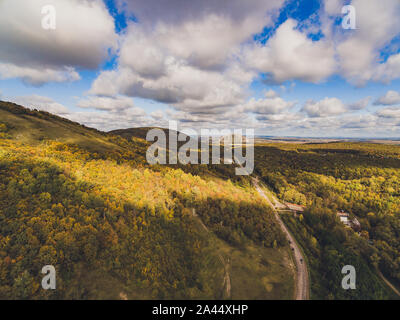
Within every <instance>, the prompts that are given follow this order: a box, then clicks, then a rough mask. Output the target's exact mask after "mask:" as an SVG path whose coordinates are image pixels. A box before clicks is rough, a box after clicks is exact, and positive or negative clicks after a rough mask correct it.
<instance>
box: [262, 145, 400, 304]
mask: <svg viewBox="0 0 400 320" xmlns="http://www.w3.org/2000/svg"><path fill="white" fill-rule="evenodd" d="M255 163H256V169H255V170H256V173H257V174H258V175H259V176H260V177H262V179H263V181H264V183H265V184H266V185H267V186H269V187H270V188H271V190H272V191H273V192H274V193H275V195H276V196H277V197H278V198H279V199H281V200H283V201H286V202H289V203H296V204H301V205H304V206H305V211H304V213H302V214H301V215H299V216H298V217H294V216H293V215H290V214H288V215H283V219H284V221H285V223H286V224H287V225H288V227H289V228H290V230H291V232H292V233H293V234H294V235H295V237H296V238H297V240H298V241H299V243H300V244H301V246H302V247H303V250H304V251H305V253H306V256H307V257H308V260H309V264H310V270H311V293H312V297H313V298H315V299H385V298H394V297H395V296H394V295H393V292H391V290H389V289H388V288H387V287H385V286H384V285H383V283H382V281H381V279H379V277H378V270H379V271H381V272H382V273H383V274H384V275H385V277H386V278H388V279H390V281H391V282H392V283H393V284H395V285H396V286H399V284H400V146H397V145H385V144H370V143H356V142H339V143H325V144H263V145H259V146H258V147H257V148H256V159H255ZM339 211H344V212H347V213H349V214H350V216H351V217H356V218H357V219H358V220H359V222H360V224H361V227H362V230H361V232H359V233H356V232H354V231H353V230H351V229H349V228H346V227H345V226H344V225H343V224H342V223H340V221H339V219H338V217H337V212H339ZM344 265H353V266H355V267H356V270H358V274H357V277H358V279H357V285H358V289H357V290H354V291H352V290H350V291H345V290H343V289H342V288H341V278H342V277H343V276H342V274H341V268H342V267H343V266H344Z"/></svg>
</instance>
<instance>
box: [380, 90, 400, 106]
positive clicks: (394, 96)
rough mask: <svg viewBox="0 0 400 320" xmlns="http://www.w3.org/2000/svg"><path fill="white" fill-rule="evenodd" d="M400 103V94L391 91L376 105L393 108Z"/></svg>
mask: <svg viewBox="0 0 400 320" xmlns="http://www.w3.org/2000/svg"><path fill="white" fill-rule="evenodd" d="M398 103H400V93H399V92H397V91H393V90H389V91H388V92H386V94H385V95H383V96H382V97H380V98H379V99H377V100H376V101H375V102H374V105H386V106H391V105H394V104H398Z"/></svg>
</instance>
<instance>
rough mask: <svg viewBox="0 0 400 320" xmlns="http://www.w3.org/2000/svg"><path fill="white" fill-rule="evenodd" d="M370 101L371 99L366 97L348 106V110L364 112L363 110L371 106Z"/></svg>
mask: <svg viewBox="0 0 400 320" xmlns="http://www.w3.org/2000/svg"><path fill="white" fill-rule="evenodd" d="M370 101H371V97H365V98H363V99H361V100H358V101H356V102H353V103H350V104H349V105H348V108H349V109H351V110H362V109H365V108H366V107H367V106H368V105H369V102H370Z"/></svg>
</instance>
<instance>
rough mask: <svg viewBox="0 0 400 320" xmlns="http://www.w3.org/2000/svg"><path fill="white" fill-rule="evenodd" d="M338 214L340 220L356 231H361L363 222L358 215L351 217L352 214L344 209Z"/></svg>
mask: <svg viewBox="0 0 400 320" xmlns="http://www.w3.org/2000/svg"><path fill="white" fill-rule="evenodd" d="M336 215H337V216H338V217H339V219H340V222H341V223H343V224H344V225H345V226H346V227H349V228H352V229H353V230H354V231H356V232H360V231H361V224H360V222H359V221H358V219H357V218H356V217H354V218H353V219H351V218H350V214H349V213H347V212H344V211H341V212H338V213H337V214H336Z"/></svg>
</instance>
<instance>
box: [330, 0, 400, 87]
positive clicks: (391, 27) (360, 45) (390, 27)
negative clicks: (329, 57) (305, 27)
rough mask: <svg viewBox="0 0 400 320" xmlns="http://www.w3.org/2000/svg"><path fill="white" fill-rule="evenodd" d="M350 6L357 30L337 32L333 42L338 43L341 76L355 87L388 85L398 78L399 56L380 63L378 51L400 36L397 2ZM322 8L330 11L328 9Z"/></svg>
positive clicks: (368, 0)
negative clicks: (371, 81) (376, 83)
mask: <svg viewBox="0 0 400 320" xmlns="http://www.w3.org/2000/svg"><path fill="white" fill-rule="evenodd" d="M351 4H352V5H353V6H354V7H355V9H356V19H357V20H356V23H357V29H356V30H346V31H348V32H341V33H339V32H337V33H335V36H334V37H333V39H332V41H335V42H336V43H337V45H336V52H337V56H338V62H339V66H340V73H341V74H342V75H343V76H344V77H346V78H347V79H348V80H350V81H351V82H353V83H354V84H356V85H363V84H365V83H366V82H367V81H369V80H375V81H390V80H392V79H395V78H397V77H399V76H400V55H393V56H391V57H389V59H388V60H387V61H386V62H382V61H381V57H380V50H381V49H383V48H384V47H385V46H386V45H388V44H389V43H390V42H391V41H392V39H393V38H394V37H396V36H397V35H398V33H399V30H400V19H399V16H400V2H399V1H398V0H382V1H375V0H353V1H352V2H351ZM325 8H327V9H328V10H331V7H330V6H329V5H328V7H326V5H325ZM331 13H332V12H331ZM338 15H340V12H338ZM330 23H332V21H331V22H330Z"/></svg>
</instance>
